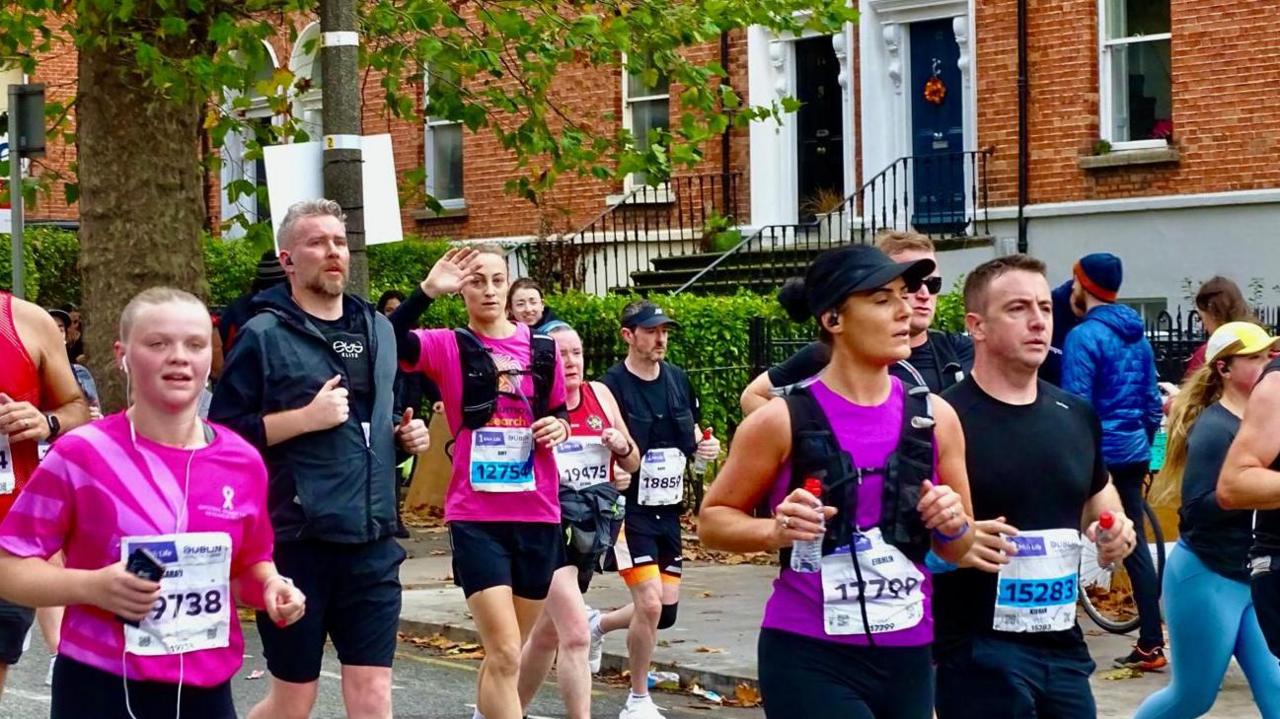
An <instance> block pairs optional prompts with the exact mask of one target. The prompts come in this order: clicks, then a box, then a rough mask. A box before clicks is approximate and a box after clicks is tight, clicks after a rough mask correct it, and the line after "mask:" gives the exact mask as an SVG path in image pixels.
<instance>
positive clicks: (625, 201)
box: [517, 172, 742, 294]
mask: <svg viewBox="0 0 1280 719" xmlns="http://www.w3.org/2000/svg"><path fill="white" fill-rule="evenodd" d="M740 180H741V173H737V172H732V173H715V174H704V175H677V176H674V177H672V178H671V179H670V180H668V181H667V182H665V183H663V184H661V185H657V186H650V185H643V186H640V187H637V188H635V189H633V190H631V191H630V192H627V193H626V194H625V195H623V196H622V198H621V199H619V200H618V201H617V202H615V203H614V204H612V205H610V206H609V208H608V209H606V210H605V211H604V212H602V213H600V214H599V215H598V216H597V217H596V218H595V219H593V220H592V221H591V222H589V223H587V224H586V225H585V226H584V227H582V229H580V230H578V231H577V232H574V233H573V234H570V235H562V236H553V237H550V238H547V239H544V240H539V241H535V242H530V243H528V244H526V245H524V246H523V247H521V248H520V249H519V250H517V254H518V256H519V259H520V261H521V262H522V264H523V267H524V268H525V273H526V274H527V275H529V276H531V277H534V278H536V279H538V280H539V281H540V282H542V283H543V285H544V287H547V288H554V289H559V290H561V291H564V290H569V289H575V290H582V291H586V292H594V293H597V294H602V293H604V292H607V291H608V290H610V289H614V288H625V287H629V286H630V285H631V275H632V273H634V272H638V271H643V270H648V269H650V266H651V263H652V262H653V260H655V259H660V258H663V257H673V256H680V255H687V254H694V253H697V252H702V251H705V250H708V249H711V248H712V246H713V245H714V243H715V242H716V241H717V238H718V237H719V236H721V235H723V234H725V233H729V232H732V230H733V228H734V227H735V226H736V223H737V222H738V218H739V217H740V212H739V210H740V208H741V207H742V201H741V198H740V197H739V193H740V190H741V182H740Z"/></svg>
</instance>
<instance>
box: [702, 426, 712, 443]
mask: <svg viewBox="0 0 1280 719" xmlns="http://www.w3.org/2000/svg"><path fill="white" fill-rule="evenodd" d="M702 438H703V439H704V440H706V439H711V428H710V427H707V428H706V429H704V430H702Z"/></svg>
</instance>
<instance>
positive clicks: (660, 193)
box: [604, 185, 676, 207]
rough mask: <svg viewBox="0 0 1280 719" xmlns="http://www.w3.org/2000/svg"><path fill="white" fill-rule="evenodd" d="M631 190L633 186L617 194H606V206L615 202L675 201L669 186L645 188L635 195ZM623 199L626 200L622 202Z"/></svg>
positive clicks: (639, 203) (651, 202)
mask: <svg viewBox="0 0 1280 719" xmlns="http://www.w3.org/2000/svg"><path fill="white" fill-rule="evenodd" d="M633 191H634V188H633V189H629V190H627V191H626V192H624V193H622V194H619V195H608V196H606V197H605V198H604V204H605V206H606V207H613V206H614V205H617V204H627V205H670V204H672V203H673V202H675V201H676V197H675V195H674V194H673V193H672V192H671V188H670V187H668V186H665V185H664V186H662V187H649V188H645V189H642V190H640V191H639V192H638V193H636V194H635V195H631V192H633ZM623 200H626V202H625V203H623Z"/></svg>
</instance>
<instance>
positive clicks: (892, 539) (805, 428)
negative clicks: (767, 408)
mask: <svg viewBox="0 0 1280 719" xmlns="http://www.w3.org/2000/svg"><path fill="white" fill-rule="evenodd" d="M904 389H905V393H904V396H903V408H902V434H901V436H900V437H899V438H898V446H897V447H896V448H894V450H893V452H892V453H891V454H890V455H889V456H888V458H887V459H886V460H885V464H884V466H883V467H859V466H858V464H857V462H856V460H855V459H854V458H853V457H852V456H850V454H849V453H848V452H846V451H844V449H842V448H841V447H840V443H839V441H838V440H837V439H836V435H835V432H834V431H833V430H832V429H831V422H830V421H828V419H827V415H826V414H825V413H824V412H823V411H822V408H821V407H820V406H818V402H817V400H815V399H814V398H813V394H812V393H811V392H810V391H809V388H807V387H799V388H796V389H795V390H793V391H792V392H791V394H789V395H787V396H786V398H785V399H786V402H787V412H788V414H789V415H790V417H791V486H790V488H789V489H788V494H790V492H792V491H794V490H796V489H799V488H802V487H803V486H804V482H805V479H806V478H808V477H817V478H818V479H820V480H821V481H822V502H823V504H825V505H827V506H828V507H835V508H836V516H835V517H834V518H833V519H832V520H831V521H830V522H828V523H827V532H826V535H825V537H824V539H823V542H822V554H823V556H826V555H827V554H830V553H831V552H832V551H834V550H835V548H836V547H840V546H844V545H849V544H852V539H853V533H854V528H853V522H852V518H853V517H855V516H856V512H857V506H858V487H859V485H861V484H862V477H863V476H864V475H868V474H880V475H883V476H884V491H883V494H882V495H881V511H880V522H879V523H878V524H877V526H878V527H879V528H880V532H881V535H882V536H883V537H884V540H885V541H886V542H887V543H889V544H891V545H893V546H894V547H897V548H898V549H899V550H900V551H901V552H902V553H903V554H904V555H906V557H907V558H908V559H910V560H911V561H913V562H917V563H918V562H923V561H924V558H925V555H926V554H927V553H928V552H929V548H930V546H931V539H930V537H929V530H928V529H927V528H925V526H924V522H923V521H922V520H921V519H920V512H919V511H917V510H916V505H917V504H919V502H920V495H921V485H922V484H923V483H924V481H925V480H926V479H932V478H933V465H934V462H933V454H934V449H933V435H934V421H933V410H932V407H931V405H930V400H929V388H928V387H911V388H909V389H907V388H904ZM851 512H852V513H853V514H850V513H851ZM790 562H791V549H790V548H785V549H783V550H782V566H784V567H786V566H789V565H790Z"/></svg>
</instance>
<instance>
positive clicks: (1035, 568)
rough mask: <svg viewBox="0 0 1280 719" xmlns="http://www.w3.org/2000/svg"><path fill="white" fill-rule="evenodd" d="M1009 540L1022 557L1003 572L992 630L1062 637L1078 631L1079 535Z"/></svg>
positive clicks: (1062, 532) (1038, 534)
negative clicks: (1071, 629)
mask: <svg viewBox="0 0 1280 719" xmlns="http://www.w3.org/2000/svg"><path fill="white" fill-rule="evenodd" d="M1008 540H1009V541H1010V542H1012V543H1013V544H1014V546H1016V547H1017V548H1018V551H1017V553H1016V554H1013V555H1010V557H1009V563H1008V564H1006V565H1004V567H1002V568H1001V569H1000V578H999V580H998V581H997V583H996V607H995V615H994V618H993V620H992V624H991V626H992V628H993V629H995V630H997V631H1001V632H1060V631H1063V630H1064V629H1070V628H1071V627H1073V626H1075V623H1076V593H1077V589H1078V586H1077V585H1078V581H1077V579H1076V578H1077V576H1079V573H1080V532H1078V531H1076V530H1074V529H1045V530H1039V531H1027V532H1022V533H1020V534H1019V535H1018V536H1016V537H1009V538H1008Z"/></svg>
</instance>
